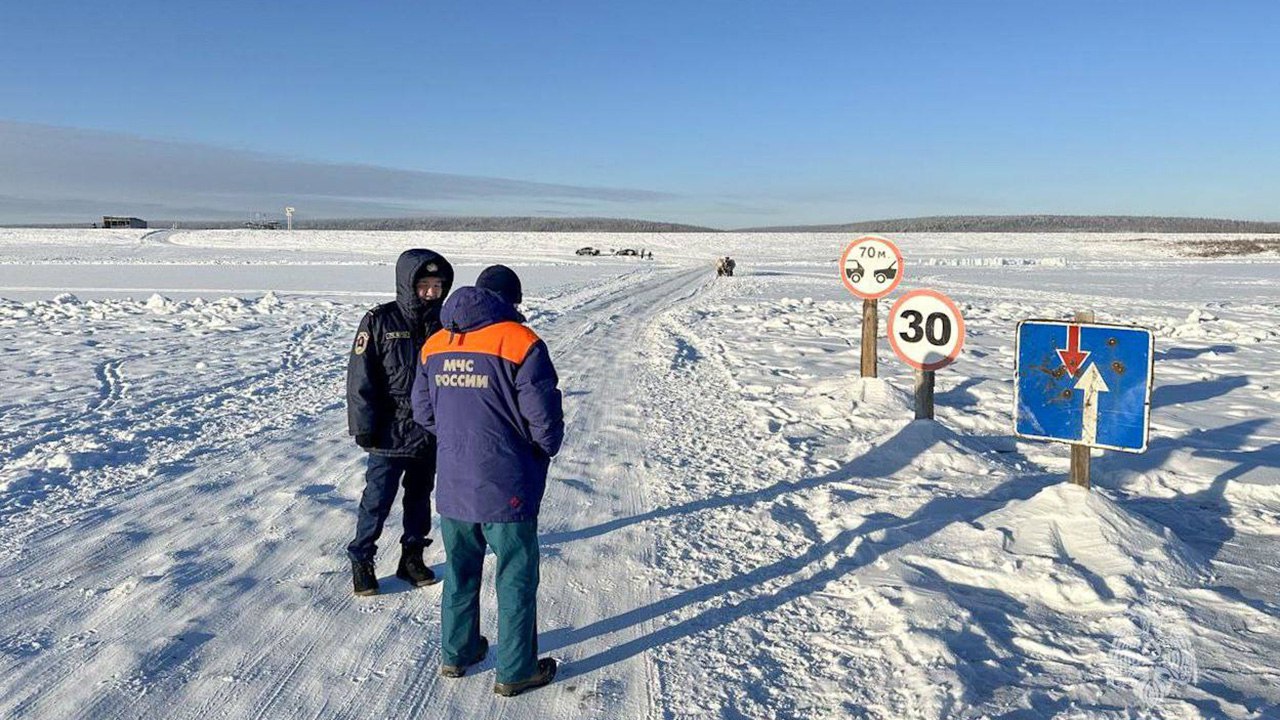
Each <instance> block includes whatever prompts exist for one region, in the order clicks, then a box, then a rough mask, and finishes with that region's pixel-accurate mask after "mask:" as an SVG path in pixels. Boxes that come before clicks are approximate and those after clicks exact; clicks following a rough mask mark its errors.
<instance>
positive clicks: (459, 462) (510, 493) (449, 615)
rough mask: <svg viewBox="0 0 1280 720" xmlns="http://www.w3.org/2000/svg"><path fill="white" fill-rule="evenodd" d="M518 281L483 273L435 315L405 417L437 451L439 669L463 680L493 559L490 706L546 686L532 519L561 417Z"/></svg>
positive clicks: (472, 657) (477, 645) (498, 269)
mask: <svg viewBox="0 0 1280 720" xmlns="http://www.w3.org/2000/svg"><path fill="white" fill-rule="evenodd" d="M521 300H522V294H521V288H520V279H519V277H517V276H516V274H515V273H514V272H513V271H511V270H510V269H509V268H507V267H504V266H502V265H495V266H492V267H489V268H486V269H485V270H484V271H483V272H482V273H480V277H479V279H477V280H476V287H468V288H460V289H459V290H458V291H457V292H456V293H454V294H453V296H452V297H450V298H449V299H448V301H446V302H445V304H444V308H443V310H442V311H441V317H440V319H441V322H442V324H443V325H444V329H443V330H441V331H440V332H437V333H436V334H435V335H432V336H431V337H430V338H429V339H428V340H427V344H426V345H425V346H423V348H422V353H421V357H420V359H419V364H418V377H417V380H416V381H415V382H414V386H413V417H414V419H415V420H417V421H418V422H419V423H420V424H421V425H422V426H423V427H425V428H426V429H427V431H428V432H430V433H432V434H434V435H435V436H436V438H437V441H438V447H439V451H438V455H437V459H438V463H439V470H438V474H437V477H438V489H437V491H436V506H437V508H438V510H439V512H440V535H441V538H442V539H443V540H444V547H445V554H446V558H447V563H446V569H445V576H444V594H443V598H442V610H441V619H440V624H441V631H442V635H443V638H442V642H441V655H442V658H441V666H440V673H441V674H442V675H444V676H446V677H461V676H463V675H465V674H466V672H467V668H468V667H469V666H471V665H474V664H476V663H478V662H480V661H481V660H483V659H484V657H485V655H486V653H487V652H488V649H489V643H488V640H486V639H485V638H484V637H482V636H481V635H480V576H481V571H482V569H483V564H484V553H485V546H486V544H487V545H488V546H489V547H491V548H493V553H494V555H495V556H496V558H497V568H496V571H497V572H496V579H497V591H498V635H499V638H498V639H499V647H498V663H497V678H496V679H497V682H496V683H495V684H494V686H493V690H494V692H496V693H498V694H499V695H505V696H512V695H518V694H520V693H521V692H523V691H525V690H529V689H531V688H535V687H541V686H543V685H546V684H547V683H550V682H551V680H552V679H553V678H554V677H555V672H556V661H555V659H553V658H543V659H541V660H539V659H538V628H537V590H538V509H539V506H540V505H541V503H542V495H543V492H544V491H545V490H546V486H547V467H548V466H549V465H550V463H551V458H552V456H554V455H555V454H556V453H557V452H559V450H560V443H561V441H562V440H563V438H564V413H563V410H562V407H561V398H560V390H559V389H558V387H557V385H558V383H559V379H558V378H557V377H556V370H555V367H554V366H553V365H552V363H551V356H550V355H549V354H548V352H547V346H546V344H545V343H543V342H542V340H541V339H540V338H539V337H538V336H537V335H536V334H535V333H534V332H533V331H532V330H530V329H529V328H528V327H525V326H524V325H523V324H522V323H523V322H524V316H522V315H521V314H520V312H519V311H518V310H517V309H516V305H518V304H519V303H520V302H521Z"/></svg>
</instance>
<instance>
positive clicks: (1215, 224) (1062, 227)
mask: <svg viewBox="0 0 1280 720" xmlns="http://www.w3.org/2000/svg"><path fill="white" fill-rule="evenodd" d="M748 231H749V232H813V233H816V232H833V233H850V232H883V233H923V232H1009V233H1015V232H1028V233H1030V232H1042V233H1051V232H1126V233H1128V232H1134V233H1280V223H1274V222H1252V221H1247V220H1221V219H1216V218H1183V217H1140V216H1135V215H944V216H937V217H922V218H901V219H897V220H872V221H868V222H856V223H847V224H844V225H793V226H787V227H767V228H747V229H744V230H743V231H742V232H748Z"/></svg>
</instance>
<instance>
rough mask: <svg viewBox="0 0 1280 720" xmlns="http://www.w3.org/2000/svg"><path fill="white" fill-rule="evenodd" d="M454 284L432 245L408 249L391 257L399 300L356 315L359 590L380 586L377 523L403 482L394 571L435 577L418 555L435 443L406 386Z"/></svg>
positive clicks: (351, 550)
mask: <svg viewBox="0 0 1280 720" xmlns="http://www.w3.org/2000/svg"><path fill="white" fill-rule="evenodd" d="M452 285H453V266H452V265H450V264H449V261H447V260H445V259H444V258H443V257H441V256H440V255H439V254H437V253H435V252H432V251H430V250H406V251H404V252H403V253H401V254H400V259H399V260H397V261H396V300H395V302H389V303H385V304H383V305H379V306H378V307H376V308H374V309H373V310H370V311H369V312H368V314H366V315H365V316H364V320H362V321H361V322H360V329H359V331H358V332H357V333H356V339H355V343H354V344H353V345H352V347H351V354H350V356H349V357H348V360H347V429H348V431H349V432H350V433H351V434H352V435H353V436H355V440H356V444H357V445H359V446H360V447H362V448H364V449H365V450H366V451H368V453H369V464H368V467H367V469H366V471H365V486H364V494H363V495H362V496H361V498H360V510H359V515H358V517H357V520H356V536H355V539H354V540H352V541H351V544H350V545H348V546H347V555H348V556H350V558H351V576H352V583H353V585H354V587H355V594H356V595H374V594H376V593H377V592H378V576H377V573H376V572H375V570H374V564H373V559H374V555H375V553H376V552H377V550H378V546H377V544H376V543H377V540H378V537H379V536H380V535H381V534H382V525H383V523H385V522H386V520H387V515H388V514H390V512H391V506H392V504H394V503H395V499H396V486H397V485H399V484H401V483H403V485H404V534H403V535H402V536H401V537H400V564H399V566H398V567H397V568H396V577H399V578H401V579H403V580H406V581H408V582H409V583H410V584H412V585H414V586H416V587H422V586H424V585H431V584H432V583H434V582H436V577H435V574H434V573H433V572H431V568H429V567H427V566H426V564H425V563H424V562H423V560H422V550H423V548H425V547H426V546H427V545H429V544H431V540H429V539H428V538H427V534H428V533H430V532H431V491H432V489H433V488H434V487H435V474H436V443H435V438H434V437H432V436H431V435H429V434H428V433H427V432H426V431H425V430H423V429H422V427H421V426H419V425H418V424H417V423H415V422H414V421H413V408H412V406H411V405H410V393H411V392H412V390H413V379H414V375H415V370H416V369H417V364H418V353H419V352H420V351H421V350H422V345H423V343H424V342H426V339H427V338H428V337H430V336H431V334H432V333H434V332H436V331H437V330H439V329H440V306H441V305H443V304H444V298H445V296H446V295H448V294H449V289H450V287H452Z"/></svg>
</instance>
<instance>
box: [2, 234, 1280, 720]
mask: <svg viewBox="0 0 1280 720" xmlns="http://www.w3.org/2000/svg"><path fill="white" fill-rule="evenodd" d="M850 239H852V238H851V237H845V236H840V235H746V234H717V235H679V234H673V235H638V236H627V235H601V234H564V235H555V234H512V233H505V234H499V233H361V232H341V233H340V232H311V231H308V232H293V233H287V232H269V231H190V232H178V231H160V232H149V231H104V230H98V231H90V230H83V231H77V230H69V231H66V230H59V231H54V230H41V231H37V230H0V298H3V299H0V352H2V353H3V357H4V362H3V364H0V381H2V382H3V385H2V387H3V388H4V392H3V396H2V397H0V463H2V466H0V578H3V581H2V582H0V717H4V718H15V719H16V718H39V719H41V720H43V719H45V718H94V719H95V720H96V719H99V718H101V719H106V718H223V717H226V718H375V717H377V718H382V717H386V718H499V717H501V718H521V719H523V718H579V717H584V718H624V719H628V720H629V719H632V718H726V719H727V718H886V719H888V718H1028V719H1030V718H1064V719H1083V718H1136V717H1156V718H1277V717H1280V667H1278V664H1277V661H1276V658H1278V657H1280V420H1277V416H1278V415H1280V258H1277V257H1276V256H1275V255H1269V256H1268V255H1254V256H1249V257H1244V258H1231V257H1222V258H1213V259H1203V258H1190V257H1185V256H1183V255H1181V254H1180V253H1179V251H1178V246H1177V244H1176V241H1177V240H1179V239H1185V236H1178V237H1177V238H1175V237H1173V236H1168V237H1164V238H1155V239H1151V238H1150V236H1146V239H1139V238H1138V236H1124V235H1092V236H1091V235H1042V236H1030V235H899V236H894V239H895V240H897V241H898V242H899V244H900V246H901V247H902V249H903V252H904V254H905V256H906V262H907V264H906V268H905V276H906V277H905V280H904V281H903V283H902V285H901V286H900V287H899V290H898V292H899V293H900V292H903V291H906V290H909V289H914V288H919V287H932V288H935V289H938V290H941V291H943V292H945V293H947V294H949V295H950V296H951V297H953V298H954V299H956V300H957V301H958V302H959V303H960V306H961V308H962V309H963V311H964V313H965V317H966V320H967V323H968V344H967V346H966V349H965V352H964V353H963V354H962V355H961V357H960V359H959V360H958V362H956V363H955V364H954V365H952V366H951V367H949V368H946V369H944V370H941V371H939V372H938V388H937V403H938V408H937V421H936V422H913V421H912V420H911V418H912V405H911V402H912V398H911V394H910V389H911V382H912V376H911V371H910V369H909V368H907V367H906V366H904V365H903V364H902V363H901V362H899V361H898V360H897V359H896V358H894V357H893V356H892V354H891V353H890V351H889V350H888V349H887V343H883V344H882V349H881V354H880V375H881V377H880V379H877V380H862V379H859V378H857V377H856V374H857V362H858V347H857V344H858V341H857V338H858V336H859V329H858V320H859V317H860V302H859V301H855V300H854V299H853V298H852V297H851V296H849V295H848V293H847V292H846V291H845V290H844V289H843V287H842V286H841V284H840V282H839V280H838V275H837V269H836V260H837V257H838V256H839V254H840V251H841V250H842V248H843V244H844V243H845V242H847V241H848V240H850ZM1202 239H1203V238H1202ZM583 245H593V246H596V247H601V248H604V249H605V250H606V251H608V250H609V249H611V248H620V247H635V248H637V249H640V248H644V249H647V250H651V251H653V253H654V254H655V256H656V259H655V260H643V261H642V260H639V259H636V258H614V257H608V256H601V257H598V258H594V257H580V256H576V255H575V254H574V252H573V251H574V250H575V249H576V248H578V247H580V246H583ZM414 246H418V247H429V248H431V249H434V250H437V251H439V252H442V253H443V254H445V255H446V256H447V257H449V258H450V259H451V260H452V261H453V262H454V263H455V265H456V266H457V267H458V273H459V281H460V283H466V282H469V281H470V280H471V279H473V278H474V277H475V275H476V274H477V273H478V272H479V270H480V269H481V268H482V267H484V266H485V265H487V264H490V263H493V262H504V263H506V264H509V265H511V266H513V267H514V268H516V269H517V271H518V272H520V273H521V275H522V276H523V278H524V280H525V284H526V292H525V295H526V298H527V304H526V308H527V309H528V311H529V312H528V315H529V316H530V319H531V324H532V326H533V327H534V328H535V329H536V330H537V331H538V332H539V333H540V334H541V335H542V336H543V337H544V338H546V340H547V342H548V344H549V346H550V348H551V350H552V354H553V356H554V358H555V360H556V363H557V365H558V367H559V369H560V373H561V377H562V388H563V390H564V391H565V396H566V410H567V414H568V418H567V422H568V432H567V435H566V443H565V449H564V452H563V454H562V455H561V456H560V457H559V458H558V459H557V460H556V462H555V463H554V465H553V466H552V479H551V482H550V485H549V488H548V492H547V501H546V503H545V505H544V510H543V514H542V522H541V525H542V537H541V542H542V548H543V564H542V577H543V583H542V588H541V591H540V598H539V601H540V606H539V616H540V621H541V630H542V635H541V640H540V642H541V649H542V651H543V652H544V653H549V654H551V655H554V656H555V657H557V658H559V659H561V661H562V662H563V663H564V664H563V667H562V670H561V673H560V676H559V677H558V678H557V680H556V682H555V683H554V684H553V685H551V686H549V687H548V688H545V689H542V690H538V691H535V692H531V693H528V694H526V695H524V696H521V697H519V698H514V699H503V698H499V697H496V696H495V695H494V694H493V693H492V691H491V685H492V682H493V670H492V668H493V665H492V660H491V659H490V660H489V661H486V663H485V664H484V665H482V666H481V670H480V672H478V673H475V674H473V675H469V676H468V677H466V678H464V679H461V680H447V679H444V678H441V677H440V676H439V675H438V674H437V670H438V663H439V638H438V632H439V624H438V615H439V614H438V611H437V604H438V600H439V587H438V586H436V587H432V588H425V589H421V590H411V589H410V588H409V587H408V586H407V585H406V584H404V583H402V582H400V581H398V580H396V579H395V578H394V577H391V574H392V571H393V570H394V564H395V560H396V552H395V550H394V545H395V540H396V538H397V537H398V529H396V528H397V526H398V523H399V511H398V509H397V511H396V513H395V514H393V516H392V519H391V521H390V522H389V523H388V533H387V534H386V535H384V538H383V542H382V543H381V545H382V546H383V548H384V549H385V548H388V547H391V548H393V549H392V550H390V551H387V552H384V553H383V554H382V556H380V558H379V569H380V574H382V575H383V576H385V577H384V580H383V587H384V594H382V595H379V596H377V597H374V598H355V597H353V596H352V595H351V588H350V575H349V569H348V564H347V560H346V558H345V555H344V546H345V544H346V543H347V541H348V540H349V535H350V534H351V533H352V532H353V526H354V512H355V506H356V502H357V498H358V496H359V493H360V491H361V488H362V484H363V481H362V476H361V473H362V470H363V455H362V453H361V452H360V451H359V450H358V449H357V448H356V447H355V446H354V444H353V443H352V442H351V441H350V439H349V438H348V437H347V436H346V427H345V411H344V395H343V379H344V371H345V353H346V352H347V350H348V348H349V344H350V342H351V339H352V337H353V335H354V331H355V327H356V324H357V322H358V321H359V318H360V316H361V314H362V313H363V312H364V310H365V309H367V308H368V307H369V306H370V305H372V304H373V303H376V302H381V301H384V300H386V299H389V297H390V291H391V290H392V278H393V267H392V265H393V263H394V261H395V257H396V255H397V254H398V253H399V252H400V251H401V250H403V249H405V248H408V247H414ZM723 254H731V255H733V256H734V257H735V258H736V259H737V260H738V277H735V278H725V279H716V278H715V277H714V273H713V272H712V261H713V258H714V257H716V256H718V255H723ZM892 299H893V297H891V298H889V300H888V301H886V302H885V303H884V304H883V305H882V317H884V314H885V313H886V312H887V307H888V304H889V301H891V300H892ZM1085 309H1091V310H1094V311H1095V312H1096V313H1097V316H1098V319H1099V320H1100V321H1104V322H1105V321H1109V322H1123V323H1133V324H1138V325H1142V326H1145V327H1148V328H1151V329H1152V330H1153V331H1154V332H1155V337H1156V370H1155V373H1156V375H1155V378H1156V379H1155V391H1154V394H1153V397H1152V406H1153V410H1152V427H1151V440H1150V447H1149V450H1148V451H1147V452H1146V453H1145V454H1140V455H1134V454H1124V453H1114V452H1107V453H1097V454H1095V457H1094V460H1093V479H1094V485H1095V487H1094V490H1093V491H1092V492H1090V493H1087V492H1085V491H1083V490H1081V489H1079V488H1076V487H1074V486H1070V485H1067V484H1065V482H1064V481H1065V477H1066V473H1067V468H1068V456H1069V452H1068V449H1067V447H1066V446H1064V445H1057V444H1044V443H1032V442H1024V441H1021V440H1015V439H1014V438H1013V437H1011V428H1012V425H1013V420H1012V405H1013V397H1012V394H1013V383H1012V380H1013V363H1014V355H1013V352H1014V328H1015V325H1016V323H1017V322H1018V321H1019V320H1021V319H1024V318H1064V319H1065V318H1069V317H1070V316H1071V314H1072V313H1073V312H1075V311H1077V310H1085ZM881 327H882V329H883V323H882V326H881ZM428 560H429V561H430V562H432V563H433V564H434V565H435V566H436V569H437V572H439V570H440V564H441V563H442V562H443V551H442V549H441V548H440V546H439V544H438V543H437V544H436V545H433V546H432V547H430V548H428ZM491 570H492V568H489V571H490V572H491ZM490 581H491V576H490V577H489V578H487V580H486V583H487V584H486V594H485V595H484V596H483V600H482V602H483V603H484V610H483V613H484V632H485V634H486V635H488V636H489V637H490V638H494V637H495V636H496V629H495V628H496V623H495V622H494V612H493V609H494V606H495V604H494V597H493V592H492V584H491V582H490Z"/></svg>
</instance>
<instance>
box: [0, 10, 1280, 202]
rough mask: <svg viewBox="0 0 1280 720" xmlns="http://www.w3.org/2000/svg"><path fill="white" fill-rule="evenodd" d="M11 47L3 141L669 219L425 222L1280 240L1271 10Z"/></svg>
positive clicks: (224, 24)
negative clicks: (552, 196)
mask: <svg viewBox="0 0 1280 720" xmlns="http://www.w3.org/2000/svg"><path fill="white" fill-rule="evenodd" d="M0 27H3V28H4V41H3V43H0V120H7V121H13V122H17V123H29V124H38V125H52V126H58V127H61V128H72V129H84V130H97V131H106V132H108V133H124V134H128V135H131V136H135V137H137V138H144V139H161V140H180V141H184V142H189V143H198V144H201V145H208V146H215V147H217V148H226V149H228V150H229V151H231V150H239V151H245V150H248V151H256V152H265V153H271V154H275V155H279V156H284V157H287V158H296V159H303V160H308V161H318V162H321V163H335V164H348V163H350V164H358V165H369V166H378V167H384V168H397V169H404V170H413V171H424V172H428V173H450V174H459V175H469V176H480V177H496V178H508V179H514V180H521V181H529V182H531V183H544V184H562V185H569V186H574V187H580V188H596V187H601V188H618V189H634V190H642V191H652V192H653V193H661V194H664V199H656V200H655V199H653V198H652V197H650V196H649V195H643V194H642V196H643V197H644V199H643V200H637V201H636V203H635V204H634V205H633V206H627V205H626V204H625V203H619V202H616V201H611V202H612V204H606V205H601V204H599V203H597V201H596V200H593V199H592V198H591V197H581V198H576V199H570V200H567V201H563V202H559V201H554V202H553V201H547V200H546V198H539V197H537V193H533V194H532V195H531V196H529V197H527V198H524V199H520V198H515V199H513V198H506V199H504V200H503V201H502V202H501V203H492V204H486V203H487V202H488V201H487V200H486V199H485V198H483V197H480V198H476V199H475V201H474V202H469V203H468V202H462V201H460V200H458V199H457V198H455V199H454V200H455V202H453V203H452V204H451V203H447V202H441V203H438V204H432V203H431V202H430V201H429V200H430V199H428V201H426V202H425V204H421V205H416V206H414V207H416V208H421V209H425V210H428V211H455V210H468V211H475V212H476V214H512V213H513V212H514V211H519V210H521V209H526V210H527V211H528V213H529V214H558V213H567V214H599V213H597V212H595V211H596V210H606V211H607V213H608V214H612V215H617V214H627V215H632V216H637V215H638V216H644V217H650V218H654V219H667V220H677V221H687V222H694V223H704V224H711V225H715V226H719V227H734V226H738V227H741V226H747V225H757V224H778V223H799V222H804V223H818V222H845V221H852V220H858V219H872V218H882V217H898V216H910V215H926V214H953V213H974V214H995V213H1022V212H1053V213H1089V214H1092V213H1107V214H1161V215H1197V216H1205V215H1209V216H1219V217H1236V218H1244V219H1267V220H1280V204H1278V198H1280V162H1277V160H1278V159H1280V2H1271V1H1269V0H1268V1H1259V2H1231V1H1229V0H1224V1H1222V2H1159V3H1157V2H1115V1H1114V0H1113V1H1111V2H1069V3H1066V2H1047V1H1045V2H1039V1H1037V0H1017V1H1009V2H984V1H982V0H965V1H951V2H886V1H881V2H875V3H870V2H853V1H852V0H849V1H845V2H752V1H749V0H736V1H724V2H695V1H689V2H656V1H654V2H643V3H642V2H635V3H621V2H617V3H615V2H604V1H601V0H595V1H589V2H528V1H525V2H448V3H443V2H368V3H357V2H279V1H277V2H266V1H263V2H237V1H235V0H228V1H226V2H202V3H184V2H174V1H173V0H169V1H168V2H151V1H146V2H108V1H99V2H60V1H57V0H45V1H43V2H25V3H16V2H13V3H5V6H4V8H3V9H2V10H0ZM3 137H4V136H3V135H0V143H3V142H4V139H3ZM104 137H110V136H104ZM10 142H13V141H12V140H11V141H10ZM8 172H9V173H10V175H11V177H10V178H9V180H10V181H11V182H10V189H9V190H8V193H9V194H10V195H13V194H14V193H15V192H16V191H15V190H13V189H12V187H13V186H14V185H16V184H17V183H16V182H14V181H13V180H14V179H13V177H12V175H13V173H14V172H16V171H15V170H13V169H12V168H11V169H10V170H9V171H8ZM5 173H6V170H5V169H4V168H3V167H0V177H3V175H4V174H5ZM4 191H5V189H4V188H0V193H3V192H4ZM77 191H78V192H81V191H83V188H81V189H78V190H77ZM284 192H286V194H287V192H288V188H285V189H284ZM82 194H83V192H82ZM588 195H589V193H588ZM489 209H493V210H497V211H500V212H495V213H488V212H485V211H486V210H489ZM522 214H523V213H522Z"/></svg>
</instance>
